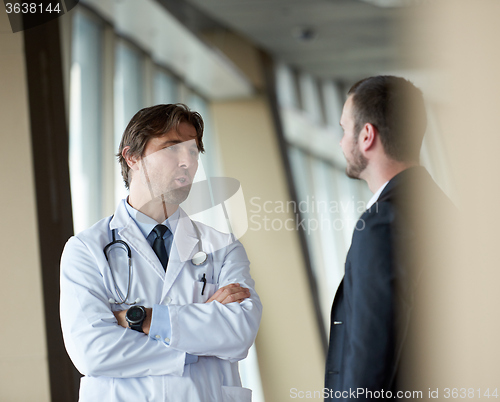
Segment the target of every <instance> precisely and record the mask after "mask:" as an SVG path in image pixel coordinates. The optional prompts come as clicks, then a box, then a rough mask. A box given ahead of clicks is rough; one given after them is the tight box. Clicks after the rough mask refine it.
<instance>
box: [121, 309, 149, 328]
mask: <svg viewBox="0 0 500 402" xmlns="http://www.w3.org/2000/svg"><path fill="white" fill-rule="evenodd" d="M125 319H126V320H127V322H128V326H129V327H130V328H132V329H135V330H136V331H139V332H144V331H143V330H142V323H143V321H144V320H145V319H146V309H145V308H144V307H143V306H132V307H130V308H129V309H128V310H127V314H125Z"/></svg>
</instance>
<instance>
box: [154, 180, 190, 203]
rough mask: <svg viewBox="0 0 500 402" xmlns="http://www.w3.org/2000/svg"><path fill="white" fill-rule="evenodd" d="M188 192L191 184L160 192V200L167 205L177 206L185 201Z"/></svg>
mask: <svg viewBox="0 0 500 402" xmlns="http://www.w3.org/2000/svg"><path fill="white" fill-rule="evenodd" d="M190 191H191V184H187V185H185V186H182V187H177V188H173V189H169V190H166V191H164V192H162V194H161V198H162V200H163V201H164V202H166V203H167V204H171V205H179V204H180V203H182V202H184V201H185V200H186V198H187V197H188V195H189V192H190Z"/></svg>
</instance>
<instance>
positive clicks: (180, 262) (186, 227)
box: [163, 209, 199, 296]
mask: <svg viewBox="0 0 500 402" xmlns="http://www.w3.org/2000/svg"><path fill="white" fill-rule="evenodd" d="M198 242H199V239H198V236H197V233H196V230H195V228H194V227H193V222H192V221H191V219H190V218H189V216H187V215H186V213H185V212H184V211H183V210H182V209H181V210H180V214H179V221H178V222H177V228H176V229H175V233H174V241H173V243H172V249H171V250H170V256H169V259H168V265H167V274H166V278H165V287H164V289H163V295H164V296H165V295H166V294H167V293H168V292H169V290H170V288H171V287H172V285H173V283H174V282H175V280H176V278H177V277H178V276H179V274H180V273H181V271H182V270H183V269H189V264H190V263H191V258H192V257H193V255H194V253H195V249H196V246H197V244H198Z"/></svg>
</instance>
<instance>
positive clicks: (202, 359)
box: [60, 104, 262, 402]
mask: <svg viewBox="0 0 500 402" xmlns="http://www.w3.org/2000/svg"><path fill="white" fill-rule="evenodd" d="M202 136H203V120H202V119H201V116H200V115H199V114H198V113H196V112H192V111H190V110H189V109H188V108H187V107H186V106H184V105H181V104H177V105H157V106H153V107H150V108H145V109H142V110H141V111H139V112H138V113H137V114H136V115H135V116H134V117H133V118H132V120H131V122H130V123H129V125H128V126H127V128H126V130H125V132H124V135H123V138H122V142H121V144H120V152H119V154H118V157H119V160H120V163H121V166H122V174H123V177H124V180H125V184H126V186H127V187H128V188H129V190H130V193H129V197H128V198H127V199H125V200H122V202H121V203H120V204H119V205H118V208H117V210H116V212H115V214H114V215H113V216H112V217H108V218H105V219H103V220H101V221H99V222H97V223H96V224H95V225H94V226H92V227H91V228H90V229H87V230H84V231H83V232H81V233H79V234H78V235H76V236H73V237H72V238H70V239H69V241H68V242H67V244H66V247H65V249H64V252H63V255H62V259H61V305H60V310H61V323H62V329H63V335H64V341H65V345H66V349H67V351H68V354H69V356H70V357H71V359H72V361H73V363H74V364H75V366H76V367H77V369H78V370H79V371H80V372H81V373H82V374H83V375H84V377H82V380H81V384H80V401H91V402H95V401H116V402H129V401H137V402H139V401H140V402H143V401H155V402H156V401H158V402H159V401H169V402H197V401H199V402H211V401H213V402H228V401H234V402H236V401H237V402H246V401H251V391H250V390H249V389H245V388H242V386H241V381H240V377H239V372H238V365H237V364H238V363H237V362H238V361H239V360H241V359H243V358H245V357H246V355H247V352H248V349H249V348H250V346H251V345H252V343H253V341H254V339H255V336H256V334H257V330H258V327H259V323H260V318H261V314H262V305H261V303H260V300H259V297H258V296H257V293H256V292H255V290H254V281H253V280H252V278H251V277H250V270H249V261H248V259H247V256H246V253H245V250H244V248H243V246H242V245H241V243H240V242H239V241H236V240H234V239H233V238H232V237H231V236H230V235H228V234H224V233H220V232H218V231H216V230H215V229H213V228H210V227H208V226H206V225H203V224H201V223H195V222H193V221H191V219H189V217H188V216H187V215H186V214H185V212H184V211H183V210H182V209H181V208H179V204H180V203H181V202H182V201H184V200H185V199H186V197H187V196H188V194H189V191H190V188H191V184H192V179H193V177H194V174H195V173H196V170H197V168H198V153H199V152H200V151H203V142H202ZM159 223H160V224H163V225H164V226H165V227H166V229H164V233H163V231H162V230H160V231H158V230H157V229H155V227H156V226H157V225H158V224H159ZM153 229H154V230H153ZM109 244H111V245H110V246H109V247H107V248H106V246H108V245H109ZM158 247H160V248H158ZM105 248H106V254H105V252H104V249H105ZM162 250H163V251H162ZM200 251H201V256H202V258H199V255H200ZM165 252H166V255H165ZM197 253H199V254H198V257H197V258H195V259H194V260H193V257H194V256H195V254H197ZM205 253H206V261H205V262H203V263H201V264H200V262H201V261H202V260H203V259H204V258H203V256H204V255H205ZM129 263H130V265H129ZM197 264H199V265H197ZM165 265H166V267H165Z"/></svg>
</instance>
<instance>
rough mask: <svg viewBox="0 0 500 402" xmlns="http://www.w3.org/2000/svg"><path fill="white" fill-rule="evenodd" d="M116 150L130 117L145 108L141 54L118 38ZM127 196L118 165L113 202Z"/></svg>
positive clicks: (115, 89) (115, 101)
mask: <svg viewBox="0 0 500 402" xmlns="http://www.w3.org/2000/svg"><path fill="white" fill-rule="evenodd" d="M114 92H115V93H114V108H115V116H114V117H115V119H114V121H115V149H116V150H118V147H119V145H120V140H121V138H122V135H123V131H124V130H125V128H126V127H127V124H128V123H129V121H130V120H131V119H132V117H133V116H134V115H135V114H136V113H137V112H138V111H139V110H140V109H142V108H143V107H144V96H143V94H144V56H143V54H142V53H141V52H139V51H138V50H137V49H135V48H134V47H132V46H131V45H129V44H128V43H126V42H125V41H119V42H118V44H117V46H116V65H115V81H114ZM126 196H127V191H126V189H125V186H124V184H123V179H122V175H121V170H120V166H119V165H118V164H116V169H115V201H116V203H117V204H118V202H119V201H120V200H121V199H123V198H125V197H126Z"/></svg>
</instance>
